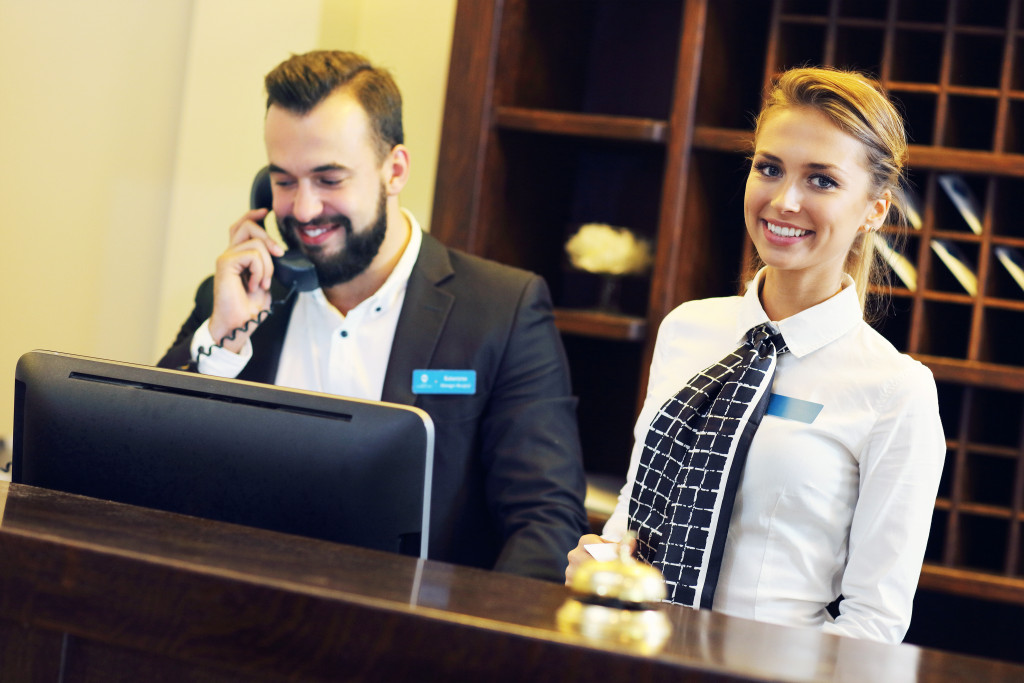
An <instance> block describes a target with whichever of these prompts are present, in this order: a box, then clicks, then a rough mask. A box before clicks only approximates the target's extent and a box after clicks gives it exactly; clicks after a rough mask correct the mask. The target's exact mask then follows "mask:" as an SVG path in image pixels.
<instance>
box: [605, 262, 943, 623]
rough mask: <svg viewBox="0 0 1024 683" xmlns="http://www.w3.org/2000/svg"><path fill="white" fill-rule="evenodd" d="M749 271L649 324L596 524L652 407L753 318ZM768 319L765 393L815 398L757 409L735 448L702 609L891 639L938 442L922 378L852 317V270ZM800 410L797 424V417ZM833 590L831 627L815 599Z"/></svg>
mask: <svg viewBox="0 0 1024 683" xmlns="http://www.w3.org/2000/svg"><path fill="white" fill-rule="evenodd" d="M762 275H763V271H762V272H761V273H758V276H757V277H756V278H755V279H754V282H753V284H752V285H751V286H750V288H749V289H748V291H747V293H746V295H745V296H743V297H728V298H719V299H706V300H702V301H693V302H688V303H685V304H683V305H682V306H680V307H679V308H677V309H675V310H674V311H672V312H671V313H670V314H669V315H668V316H667V317H666V318H665V320H664V321H663V322H662V324H661V327H660V329H659V331H658V340H657V344H656V345H655V350H654V358H653V361H652V363H651V373H650V382H649V384H648V389H647V397H646V400H645V402H644V406H643V409H642V410H641V412H640V416H639V418H638V420H637V423H636V428H635V430H634V438H635V444H634V447H633V453H632V457H631V460H630V465H629V473H628V476H627V481H626V485H625V486H624V487H623V488H622V491H621V492H620V494H619V501H618V505H617V506H616V509H615V512H614V514H613V515H612V517H611V518H610V519H609V520H608V523H607V525H606V526H605V528H604V536H605V537H606V538H608V539H611V540H618V539H620V538H621V537H622V534H623V533H624V532H625V530H626V526H627V517H628V513H629V494H630V491H631V490H632V486H633V481H634V479H635V477H636V472H637V468H638V465H639V460H640V455H641V453H642V451H643V443H644V437H645V435H646V433H647V428H648V425H650V423H651V420H652V419H653V417H654V415H655V414H656V412H657V410H658V408H660V407H661V405H662V404H664V403H665V401H666V400H667V399H668V398H669V397H670V396H673V395H674V394H675V393H676V392H678V391H679V389H680V388H682V386H683V385H684V384H685V383H686V381H687V380H688V379H689V378H690V377H692V376H693V375H695V374H696V373H697V372H698V371H700V370H702V369H704V368H705V367H707V366H708V365H711V364H712V363H713V362H715V361H717V360H720V359H721V358H722V357H723V356H725V355H726V354H727V353H728V352H729V351H731V350H733V349H735V348H736V347H738V346H739V344H740V343H741V340H742V339H743V336H744V334H745V332H746V331H747V330H748V329H750V328H751V327H753V326H754V325H757V324H760V323H763V322H766V321H767V320H768V316H767V314H766V313H765V312H764V310H763V309H762V307H761V304H760V301H759V300H758V296H757V291H758V287H757V282H758V281H759V279H760V277H762ZM844 284H845V285H846V286H845V287H844V289H843V290H842V291H841V292H840V293H839V294H837V295H836V296H834V297H832V298H831V299H828V300H827V301H824V302H822V303H821V304H818V305H817V306H814V307H813V308H810V309H808V310H805V311H802V312H800V313H798V314H797V315H795V316H792V317H790V318H787V319H785V320H783V321H781V322H779V323H773V325H775V326H776V327H777V328H778V329H779V331H781V332H782V335H783V337H784V338H785V340H786V344H787V346H788V347H789V349H790V353H787V354H784V355H782V356H780V358H779V363H778V370H777V372H776V375H775V380H774V383H773V387H772V393H773V394H775V395H781V396H784V397H789V398H795V399H799V400H801V401H807V402H810V403H812V404H819V405H821V406H822V409H821V411H820V412H819V413H818V414H817V416H816V417H815V418H814V419H813V421H811V422H809V423H807V422H805V421H801V420H799V419H788V418H786V417H778V416H775V415H770V414H769V415H766V416H765V418H764V419H763V421H762V423H761V426H760V428H759V429H758V431H757V433H756V435H755V437H754V440H753V442H752V444H751V447H750V452H749V454H748V456H747V463H746V467H745V470H744V473H743V479H742V482H741V484H740V489H739V492H738V494H737V497H736V503H735V507H734V508H733V514H732V519H731V522H730V525H729V533H728V537H727V540H726V548H725V555H724V557H723V561H722V569H721V574H720V576H719V579H718V588H717V591H716V593H715V599H714V607H713V609H714V610H715V611H719V612H723V613H725V614H730V615H734V616H739V617H746V618H749V619H755V620H758V621H767V622H773V623H780V624H788V625H793V626H821V627H822V628H823V629H824V630H825V631H827V632H831V633H838V634H843V635H849V636H855V637H860V638H868V639H872V640H880V641H886V642H894V643H898V642H900V641H902V639H903V636H904V635H905V634H906V631H907V628H908V627H909V625H910V614H911V608H912V603H913V597H914V592H915V590H916V588H917V581H918V577H919V575H920V571H921V563H922V560H923V557H924V550H925V544H926V542H927V539H928V532H929V529H930V526H931V517H932V511H933V507H934V504H935V495H936V491H937V489H938V483H939V477H940V475H941V473H942V466H943V461H944V459H945V452H946V446H945V439H944V437H943V433H942V425H941V423H940V421H939V409H938V399H937V395H936V390H935V382H934V380H933V378H932V375H931V372H930V371H929V370H928V368H926V367H925V366H924V365H922V364H921V363H919V362H917V361H915V360H913V359H911V358H910V357H909V356H906V355H904V354H901V353H899V352H898V351H897V350H896V349H895V348H894V347H893V346H892V345H891V344H890V343H889V342H888V341H886V340H885V339H884V338H883V337H882V336H881V335H880V334H878V332H876V331H875V330H874V329H872V328H871V326H869V325H868V324H867V323H865V322H864V320H863V318H862V315H861V310H860V306H859V304H858V301H857V295H856V291H855V288H854V287H852V286H850V285H852V279H851V278H849V276H846V281H845V283H844ZM805 419H806V418H805ZM840 594H842V595H843V596H844V598H845V599H844V600H843V601H842V603H840V612H841V614H840V616H839V617H838V618H836V620H835V621H834V623H833V622H832V621H831V618H830V617H829V616H828V614H827V612H826V610H825V606H826V605H828V604H829V603H830V602H832V601H833V600H834V599H835V598H836V597H838V596H839V595H840Z"/></svg>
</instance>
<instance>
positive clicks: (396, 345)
mask: <svg viewBox="0 0 1024 683" xmlns="http://www.w3.org/2000/svg"><path fill="white" fill-rule="evenodd" d="M454 274H455V272H454V271H453V270H452V264H451V261H450V260H449V258H448V252H447V250H446V249H445V248H444V246H443V245H442V244H441V243H440V242H438V241H437V240H436V239H435V238H433V237H431V236H430V235H429V234H426V233H424V235H423V244H422V245H421V246H420V254H419V257H418V258H417V259H416V264H415V265H414V266H413V269H412V273H410V275H409V284H408V287H407V288H406V291H405V302H404V303H403V304H402V312H401V315H400V316H399V319H398V327H396V328H395V340H394V342H393V343H392V345H391V357H390V358H389V360H388V369H387V373H386V374H385V376H384V390H383V392H382V395H381V399H382V400H384V401H390V402H392V403H402V404H406V405H413V404H414V403H415V402H416V395H415V394H413V393H412V371H413V370H416V369H418V368H429V367H430V361H431V359H432V358H433V357H434V350H435V349H436V348H437V343H438V340H439V339H440V338H441V332H442V331H443V330H444V325H445V322H446V321H447V320H448V314H449V312H450V311H451V308H452V304H453V303H454V302H455V296H454V295H452V294H451V293H450V292H448V291H445V290H444V289H441V288H440V286H439V285H441V284H442V283H444V282H446V281H447V280H449V279H450V278H452V277H453V276H454Z"/></svg>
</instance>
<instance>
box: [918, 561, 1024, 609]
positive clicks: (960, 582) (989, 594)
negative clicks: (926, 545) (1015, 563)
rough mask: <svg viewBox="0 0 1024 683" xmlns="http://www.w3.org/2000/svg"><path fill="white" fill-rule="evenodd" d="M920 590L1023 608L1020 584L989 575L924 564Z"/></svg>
mask: <svg viewBox="0 0 1024 683" xmlns="http://www.w3.org/2000/svg"><path fill="white" fill-rule="evenodd" d="M919 585H920V587H921V588H926V589H929V590H937V591H944V592H946V593H953V594H959V595H966V596H969V597H973V598H978V599H980V600H998V601H1000V602H1007V603H1011V604H1015V605H1024V581H1021V580H1019V579H1014V578H1011V577H1008V576H1000V575H998V574H991V573H989V572H982V571H972V570H970V569H961V568H956V567H943V566H942V565H938V564H934V563H931V562H926V563H925V565H924V567H922V568H921V581H920V583H919Z"/></svg>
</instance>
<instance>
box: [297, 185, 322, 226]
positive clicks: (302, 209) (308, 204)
mask: <svg viewBox="0 0 1024 683" xmlns="http://www.w3.org/2000/svg"><path fill="white" fill-rule="evenodd" d="M323 208H324V206H323V202H321V201H320V198H319V197H318V196H317V194H316V192H315V191H314V190H313V188H311V187H310V186H309V185H308V184H307V183H302V182H300V183H299V184H298V187H297V188H296V190H295V202H294V203H293V204H292V215H293V216H295V220H297V221H299V222H300V223H308V222H310V221H311V220H313V219H314V218H316V217H317V216H319V215H320V214H321V212H322V211H323Z"/></svg>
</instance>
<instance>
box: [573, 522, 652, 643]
mask: <svg viewBox="0 0 1024 683" xmlns="http://www.w3.org/2000/svg"><path fill="white" fill-rule="evenodd" d="M629 545H630V544H628V543H626V542H625V539H623V542H622V543H620V544H619V556H618V557H617V558H616V559H614V560H609V561H604V562H602V561H594V562H587V563H586V564H584V565H582V566H581V567H580V568H579V570H578V571H577V572H576V575H575V576H574V577H573V580H572V586H571V588H572V595H571V596H570V597H569V598H568V599H567V600H566V601H565V603H563V605H562V606H561V607H560V608H559V609H558V613H557V615H556V619H557V623H558V628H559V630H560V631H562V632H563V633H578V634H580V635H582V636H584V637H586V638H593V639H595V640H601V641H605V642H614V643H618V644H622V645H628V646H630V647H635V648H637V649H638V650H640V651H641V652H643V653H647V654H650V653H654V652H657V651H658V650H659V649H661V647H662V645H664V644H665V641H666V640H667V639H668V636H669V634H670V633H671V630H672V627H671V625H670V624H669V621H668V618H667V617H666V616H665V614H664V612H662V611H661V609H660V607H661V604H662V601H663V600H664V599H665V595H666V590H665V579H664V578H663V577H662V575H661V572H659V571H658V570H657V569H655V568H654V567H652V566H650V565H647V564H644V563H642V562H637V561H636V560H635V559H634V558H633V557H632V556H630V554H629V550H628V548H629Z"/></svg>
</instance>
